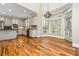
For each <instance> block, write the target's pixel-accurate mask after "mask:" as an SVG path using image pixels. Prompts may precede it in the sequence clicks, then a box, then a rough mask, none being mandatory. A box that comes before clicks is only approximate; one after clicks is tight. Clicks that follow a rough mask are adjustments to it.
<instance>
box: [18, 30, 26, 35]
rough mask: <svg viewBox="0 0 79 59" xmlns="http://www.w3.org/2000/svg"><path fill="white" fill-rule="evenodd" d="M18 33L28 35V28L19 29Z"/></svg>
mask: <svg viewBox="0 0 79 59" xmlns="http://www.w3.org/2000/svg"><path fill="white" fill-rule="evenodd" d="M18 35H27V30H26V29H19V30H18Z"/></svg>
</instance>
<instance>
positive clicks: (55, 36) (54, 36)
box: [37, 35, 65, 39]
mask: <svg viewBox="0 0 79 59" xmlns="http://www.w3.org/2000/svg"><path fill="white" fill-rule="evenodd" d="M45 36H48V37H56V38H62V39H65V38H64V37H62V36H55V35H38V36H37V37H45Z"/></svg>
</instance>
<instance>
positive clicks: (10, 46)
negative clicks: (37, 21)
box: [0, 36, 77, 56]
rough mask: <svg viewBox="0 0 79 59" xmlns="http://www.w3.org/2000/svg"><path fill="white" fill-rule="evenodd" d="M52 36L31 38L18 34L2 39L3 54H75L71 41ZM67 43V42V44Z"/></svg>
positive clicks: (0, 52) (0, 43) (1, 50)
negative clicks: (9, 38) (8, 38)
mask: <svg viewBox="0 0 79 59" xmlns="http://www.w3.org/2000/svg"><path fill="white" fill-rule="evenodd" d="M67 42H68V41H65V40H63V39H58V38H54V37H53V38H52V37H40V38H30V37H26V36H18V37H17V38H16V39H13V40H5V41H0V55H1V56H75V55H77V53H76V52H77V51H75V48H73V47H71V43H70V42H68V43H67ZM66 43H67V44H66Z"/></svg>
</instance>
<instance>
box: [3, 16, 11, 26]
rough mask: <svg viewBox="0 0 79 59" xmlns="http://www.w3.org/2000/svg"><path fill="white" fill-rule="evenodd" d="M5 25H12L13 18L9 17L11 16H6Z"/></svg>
mask: <svg viewBox="0 0 79 59" xmlns="http://www.w3.org/2000/svg"><path fill="white" fill-rule="evenodd" d="M4 25H5V26H11V25H12V20H11V19H9V18H5V21H4Z"/></svg>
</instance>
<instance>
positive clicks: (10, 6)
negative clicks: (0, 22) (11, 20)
mask: <svg viewBox="0 0 79 59" xmlns="http://www.w3.org/2000/svg"><path fill="white" fill-rule="evenodd" d="M36 15H37V13H36V12H34V11H32V10H30V9H28V8H25V7H23V6H21V5H18V4H16V3H5V4H4V3H0V16H7V17H15V18H20V19H28V18H31V17H33V16H36Z"/></svg>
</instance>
